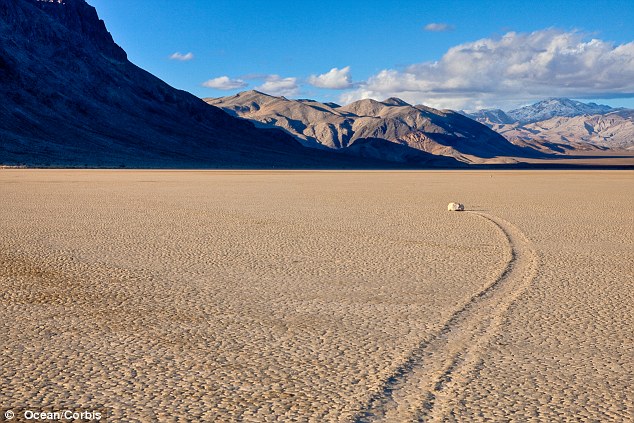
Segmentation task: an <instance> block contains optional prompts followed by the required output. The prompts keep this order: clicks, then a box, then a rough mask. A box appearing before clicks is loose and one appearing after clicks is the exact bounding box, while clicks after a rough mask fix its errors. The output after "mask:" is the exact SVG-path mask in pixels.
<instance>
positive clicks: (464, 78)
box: [341, 29, 634, 109]
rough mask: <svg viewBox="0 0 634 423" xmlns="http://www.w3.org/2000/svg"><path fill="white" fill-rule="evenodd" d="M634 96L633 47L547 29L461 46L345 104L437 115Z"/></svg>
mask: <svg viewBox="0 0 634 423" xmlns="http://www.w3.org/2000/svg"><path fill="white" fill-rule="evenodd" d="M632 93H634V42H630V43H627V44H621V45H614V43H611V42H608V41H603V40H599V39H590V40H587V38H586V36H585V34H582V33H579V32H564V31H561V30H557V29H545V30H540V31H535V32H532V33H516V32H509V33H507V34H505V35H504V36H502V37H500V38H485V39H481V40H478V41H475V42H470V43H464V44H460V45H457V46H455V47H452V48H451V49H449V50H448V51H447V52H446V53H445V54H444V55H443V56H442V58H441V59H440V60H438V61H435V62H425V63H418V64H412V65H410V66H407V67H405V68H404V69H403V70H395V69H385V70H382V71H380V72H379V73H377V74H375V75H373V76H371V77H370V78H369V79H368V80H367V81H365V82H364V83H362V84H360V86H359V87H358V88H357V89H355V90H352V91H349V92H346V93H344V94H343V95H342V96H341V101H342V102H344V103H346V102H350V101H354V100H357V99H361V98H385V97H390V96H398V97H400V98H403V99H405V100H407V101H410V102H414V103H416V102H424V103H425V104H428V105H431V106H433V107H447V108H456V109H458V108H472V109H475V108H482V107H491V106H497V107H503V106H513V105H517V104H518V103H522V102H528V101H530V100H533V99H538V98H543V97H551V96H562V97H577V98H609V97H619V96H623V95H632Z"/></svg>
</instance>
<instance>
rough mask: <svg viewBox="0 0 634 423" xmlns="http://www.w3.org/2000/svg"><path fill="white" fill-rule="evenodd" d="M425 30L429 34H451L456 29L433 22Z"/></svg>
mask: <svg viewBox="0 0 634 423" xmlns="http://www.w3.org/2000/svg"><path fill="white" fill-rule="evenodd" d="M423 29H424V30H425V31H429V32H449V31H453V30H454V29H455V27H454V26H453V25H449V24H446V23H437V22H431V23H428V24H427V25H425V26H424V27H423Z"/></svg>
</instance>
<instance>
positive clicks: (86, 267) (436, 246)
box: [0, 169, 634, 422]
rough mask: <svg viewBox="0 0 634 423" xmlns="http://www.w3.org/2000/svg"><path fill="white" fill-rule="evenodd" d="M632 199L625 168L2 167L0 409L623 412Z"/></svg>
mask: <svg viewBox="0 0 634 423" xmlns="http://www.w3.org/2000/svg"><path fill="white" fill-rule="evenodd" d="M452 201H454V202H461V203H464V204H465V207H466V211H465V212H449V211H447V204H448V203H449V202H452ZM633 208H634V172H632V171H447V172H446V171H420V172H419V171H416V172H339V171H333V172H309V171H306V172H296V171H289V172H284V171H280V172H272V171H261V172H260V171H235V172H232V171H217V172H208V171H114V170H113V171H103V170H85V171H84V170H23V169H14V170H10V169H7V170H0V296H1V301H2V303H1V304H0V305H1V307H0V339H1V340H2V350H1V351H2V352H1V353H0V407H3V409H8V408H11V409H12V410H16V412H19V410H24V409H27V408H30V409H32V410H33V409H64V408H70V409H72V410H79V409H93V410H94V409H100V410H105V412H107V413H108V421H131V422H135V421H140V422H147V421H204V422H211V421H218V422H232V421H246V422H267V421H302V422H303V421H309V422H355V421H358V422H365V421H393V422H407V421H419V420H421V421H461V422H473V421H543V422H560V421H589V422H606V421H616V422H624V421H632V420H633V419H634V282H633V281H634V271H633V263H634V251H633V250H634V248H633V246H634V242H633V241H634V240H633V235H634V231H633V228H634V213H633ZM18 417H19V415H18Z"/></svg>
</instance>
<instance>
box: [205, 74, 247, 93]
mask: <svg viewBox="0 0 634 423" xmlns="http://www.w3.org/2000/svg"><path fill="white" fill-rule="evenodd" d="M247 85H249V84H247V83H246V82H244V81H243V80H242V79H231V78H229V77H228V76H219V77H218V78H213V79H210V80H208V81H205V82H203V87H207V88H215V89H217V90H237V89H239V88H245V87H246V86H247Z"/></svg>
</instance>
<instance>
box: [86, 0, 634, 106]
mask: <svg viewBox="0 0 634 423" xmlns="http://www.w3.org/2000/svg"><path fill="white" fill-rule="evenodd" d="M88 2H89V3H90V4H92V5H93V6H95V7H96V8H97V11H98V13H99V15H100V17H101V18H102V19H104V20H105V21H106V25H107V27H108V29H109V30H110V32H111V33H112V34H113V37H114V39H115V41H116V42H117V43H119V44H120V45H121V46H122V47H123V48H124V49H125V50H126V51H127V52H128V55H129V57H130V59H131V60H132V61H133V62H134V63H136V64H137V65H139V66H141V67H142V68H144V69H146V70H148V71H150V72H152V73H153V74H155V75H157V76H158V77H160V78H161V79H163V80H165V81H166V82H168V83H169V84H171V85H173V86H175V87H177V88H180V89H184V90H187V91H189V92H191V93H193V94H195V95H198V96H201V97H216V96H223V95H230V94H233V93H235V92H237V91H241V90H244V89H251V88H260V89H263V90H264V91H267V90H268V91H269V92H271V93H272V94H286V95H287V96H288V97H293V98H300V97H301V98H306V97H308V98H315V99H318V100H324V101H325V100H328V101H339V102H346V101H351V100H354V99H357V98H362V97H377V98H378V99H381V97H382V96H390V95H398V96H400V97H402V98H405V99H406V100H408V101H412V102H422V103H425V104H429V105H431V106H435V107H452V108H467V109H473V108H477V107H502V108H509V107H512V106H515V105H520V104H526V103H530V102H532V101H533V100H535V99H538V98H540V97H548V96H550V95H561V96H569V97H573V98H580V99H584V98H587V99H595V100H593V101H600V102H603V103H607V104H610V105H615V106H626V107H634V94H632V93H634V24H632V22H634V1H632V0H623V1H620V0H611V1H600V0H594V1H584V0H578V1H572V0H571V1H556V0H553V1H541V2H526V1H521V2H520V1H510V0H505V1H497V0H492V1H466V0H465V1H423V0H418V1H367V0H366V1H345V0H339V1H330V0H322V1H310V0H307V1H298V2H290V1H275V0H269V1H258V0H251V1H243V0H231V1H224V0H213V1H208V0H207V1H204V0H182V1H173V0H135V1H133V2H131V1H125V0H88ZM430 24H435V25H430ZM428 25H430V26H428ZM426 26H427V28H428V30H425V27H426ZM429 29H432V30H429ZM433 29H435V31H434V30H433ZM509 34H510V35H509ZM531 34H533V35H532V36H531ZM593 39H594V40H595V41H592V40H593ZM477 40H488V41H485V42H483V43H479V44H477V43H475V44H474V42H476V41H477ZM630 46H631V48H630ZM452 48H453V49H454V50H453V53H451V54H449V55H448V54H447V53H448V51H450V49H452ZM551 49H552V50H553V53H552V54H551V55H549V56H547V57H546V56H544V54H541V55H540V56H536V55H539V51H547V50H548V51H550V50H551ZM528 50H531V51H535V52H536V53H534V54H533V55H531V54H524V53H525V52H526V51H528ZM177 52H178V53H180V54H181V56H180V58H181V59H187V58H189V57H191V56H193V58H191V60H173V59H170V56H171V55H173V54H174V53H177ZM187 53H191V56H186V54H187ZM483 55H484V57H483ZM544 61H547V63H544ZM529 64H531V65H530V66H529ZM500 67H504V68H505V69H500ZM579 67H582V68H583V69H581V68H579ZM333 68H336V69H335V71H333V72H331V73H330V74H328V75H325V76H323V77H322V78H317V77H318V76H319V75H323V74H326V73H328V72H329V71H330V70H331V69H333ZM578 68H579V69H578ZM508 69H513V71H512V72H510V73H509V72H508ZM311 75H312V76H314V77H315V78H312V79H311ZM514 75H516V76H514ZM223 77H226V78H223ZM593 78H594V79H593ZM205 81H211V82H209V83H208V85H210V86H212V87H220V88H227V89H218V88H209V87H205V86H203V83H204V82H205ZM232 87H233V88H232Z"/></svg>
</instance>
